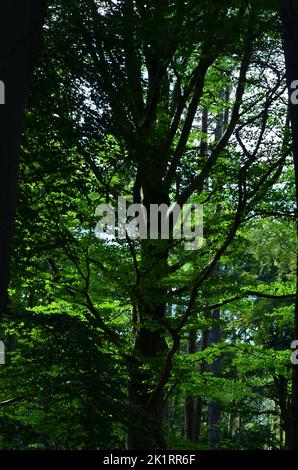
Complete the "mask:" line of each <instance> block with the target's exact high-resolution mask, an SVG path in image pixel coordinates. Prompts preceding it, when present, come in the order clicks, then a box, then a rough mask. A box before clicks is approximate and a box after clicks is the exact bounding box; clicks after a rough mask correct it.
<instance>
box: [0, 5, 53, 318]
mask: <svg viewBox="0 0 298 470" xmlns="http://www.w3.org/2000/svg"><path fill="white" fill-rule="evenodd" d="M45 6H46V2H45V1H44V0H5V1H4V0H2V2H1V11H0V88H1V97H0V101H1V103H2V104H0V316H1V315H3V313H4V310H5V307H6V305H7V287H8V282H9V260H10V251H11V237H12V230H13V220H14V213H15V206H16V191H17V173H18V154H19V147H20V135H21V124H22V118H23V114H24V106H25V96H26V93H27V90H28V84H29V79H30V76H31V74H32V69H33V61H34V55H35V52H36V49H37V46H38V43H39V37H40V32H41V26H42V23H43V19H44V13H45ZM3 103H4V104H3Z"/></svg>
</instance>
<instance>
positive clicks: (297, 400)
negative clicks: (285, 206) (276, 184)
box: [280, 0, 298, 450]
mask: <svg viewBox="0 0 298 470" xmlns="http://www.w3.org/2000/svg"><path fill="white" fill-rule="evenodd" d="M280 6H281V19H282V25H283V39H284V53H285V63H286V75H287V83H288V88H289V96H290V100H289V115H290V123H291V131H292V149H293V159H294V170H295V185H296V224H297V236H298V104H295V103H296V100H293V99H291V95H292V93H293V91H294V89H296V88H297V87H296V85H295V84H293V87H292V82H294V81H295V80H298V3H297V2H296V1H294V0H281V1H280ZM294 315H295V325H294V332H293V333H294V337H293V340H294V339H298V257H297V272H296V301H295V311H294ZM287 448H288V449H291V450H298V365H293V376H292V396H291V407H290V419H289V432H288V436H287Z"/></svg>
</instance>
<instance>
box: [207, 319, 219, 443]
mask: <svg viewBox="0 0 298 470" xmlns="http://www.w3.org/2000/svg"><path fill="white" fill-rule="evenodd" d="M211 318H212V319H214V320H215V321H216V324H215V325H214V326H213V327H212V328H211V329H210V331H209V334H208V346H212V345H213V344H217V343H219V342H220V325H219V319H220V310H215V311H214V312H212V315H211ZM208 370H209V371H210V372H212V374H213V376H214V377H219V376H220V359H216V360H215V361H214V363H213V364H211V365H210V366H209V367H208ZM220 417H221V405H220V403H218V402H211V403H209V405H208V442H209V447H210V448H211V449H213V448H217V447H218V444H219V441H220V435H219V422H220Z"/></svg>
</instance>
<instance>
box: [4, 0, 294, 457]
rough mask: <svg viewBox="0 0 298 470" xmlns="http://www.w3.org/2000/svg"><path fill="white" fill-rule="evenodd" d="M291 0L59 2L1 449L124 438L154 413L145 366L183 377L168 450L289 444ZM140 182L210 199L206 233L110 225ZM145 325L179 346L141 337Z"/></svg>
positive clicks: (20, 216)
mask: <svg viewBox="0 0 298 470" xmlns="http://www.w3.org/2000/svg"><path fill="white" fill-rule="evenodd" d="M260 3H262V5H260ZM263 3H264V5H263ZM275 7H276V5H275V2H258V1H250V2H241V1H220V2H219V1H207V2H197V1H191V0H187V1H179V0H175V1H153V0H152V1H151V0H149V1H148V2H146V4H145V3H144V2H141V1H137V0H136V1H128V0H121V1H120V0H119V1H96V0H94V1H93V0H88V1H79V0H63V1H57V2H56V1H54V0H53V1H51V2H50V8H49V12H48V18H47V23H46V26H45V30H44V42H43V48H42V55H41V60H40V63H39V65H38V67H37V69H36V71H35V77H34V82H33V84H32V88H31V92H30V97H29V101H28V106H27V115H26V123H25V131H24V139H23V147H22V158H21V172H20V189H19V204H18V211H17V219H16V227H15V236H14V252H13V264H12V275H11V284H10V305H9V312H8V315H7V318H6V320H5V324H4V325H3V329H2V331H1V334H2V335H3V338H4V337H5V341H6V344H7V360H6V365H5V366H0V383H1V392H0V407H1V415H0V424H1V431H0V448H1V449H30V448H35V449H55V448H56V449H113V448H114V449H123V448H125V445H126V434H127V430H128V429H129V427H130V426H131V425H133V426H134V427H135V428H136V429H137V432H140V433H142V432H146V419H145V420H144V416H145V417H146V416H149V411H150V410H149V411H148V409H147V408H146V407H144V409H143V410H142V413H140V408H139V407H138V406H137V405H136V403H135V402H133V401H131V399H130V398H129V392H128V384H129V381H130V378H129V377H130V375H131V374H132V372H131V371H132V370H133V368H134V367H135V368H138V373H139V377H140V382H142V381H143V383H145V384H146V385H145V386H146V387H147V388H148V390H149V391H150V393H151V392H152V391H153V395H152V396H154V391H155V389H156V387H158V386H159V384H160V383H161V381H162V378H163V377H166V379H165V381H164V383H163V384H162V389H163V393H164V395H163V397H162V398H163V400H164V417H165V419H164V439H165V441H166V443H167V446H168V447H169V448H172V449H196V448H198V449H206V448H208V447H210V446H211V447H220V448H228V449H278V448H281V449H282V448H284V447H285V446H286V434H287V429H288V428H287V426H288V424H287V423H288V421H287V420H288V419H289V400H290V391H291V362H290V355H291V351H290V344H291V341H292V340H293V339H294V338H293V333H292V332H293V297H294V294H295V282H296V281H295V279H296V251H297V246H296V245H297V242H296V235H295V223H294V216H293V214H294V209H295V204H294V203H295V188H294V180H293V168H292V157H291V149H290V133H289V125H288V124H289V123H288V118H287V96H286V85H285V81H284V62H283V53H282V46H281V36H280V22H279V18H278V13H277V11H276V10H275ZM196 100H197V102H196ZM181 107H182V108H181ZM192 110H194V113H193V116H192V119H191V115H192ZM204 119H205V121H207V124H206V123H205V126H204ZM176 120H177V123H176ZM188 122H189V123H190V126H189V129H188V130H187V126H188ZM165 181H167V185H166V184H165ZM141 187H142V189H143V190H144V198H145V201H147V202H148V201H149V203H150V202H152V203H157V202H158V203H159V202H167V201H168V202H174V201H179V202H181V204H183V203H185V202H192V203H201V204H203V206H204V243H203V246H202V247H201V248H200V249H199V250H196V251H187V250H185V249H184V244H183V241H181V242H179V243H177V241H176V242H174V243H173V240H170V241H169V243H167V242H165V241H164V240H157V241H156V243H152V244H151V245H150V243H149V242H148V243H149V248H148V244H147V245H146V244H144V243H141V242H140V241H139V240H130V239H129V237H127V239H125V240H118V241H117V242H110V241H109V240H107V239H105V240H100V239H98V238H97V237H96V234H95V226H96V223H97V218H96V217H95V209H96V207H97V206H98V205H99V204H103V203H110V204H112V205H114V206H116V205H117V198H118V196H123V197H125V198H126V199H127V201H128V202H137V198H138V197H140V194H141V193H140V188H141ZM148 195H149V196H148ZM152 195H153V196H152ZM150 198H151V199H150ZM154 198H156V199H154ZM154 250H155V251H154ZM148 253H149V254H150V256H149V255H148ZM165 253H166V254H165ZM148 258H149V260H148ZM161 259H162V261H163V262H164V264H162V263H160V260H161ZM157 300H158V302H159V303H158V304H157V306H156V305H155V303H157ZM148 303H149V304H151V306H152V305H154V308H155V307H156V309H157V308H158V307H159V306H160V303H163V304H164V305H165V306H166V309H165V311H166V314H165V316H164V317H158V316H154V314H152V312H151V313H150V314H148V312H147V316H146V314H144V312H143V310H142V309H143V308H144V304H145V305H146V304H148ZM147 309H148V308H147ZM145 310H146V309H145ZM149 310H150V309H149ZM152 311H153V309H152ZM216 312H217V315H215V313H216ZM143 328H144V329H145V330H146V331H147V332H148V331H150V332H151V333H152V335H154V334H155V333H156V334H157V333H158V335H159V336H158V337H159V339H160V338H162V340H163V341H164V342H165V343H166V347H165V349H160V350H158V352H157V353H156V354H153V353H151V352H149V353H148V355H146V354H145V353H144V350H139V349H137V348H136V346H135V344H136V343H137V344H138V341H139V340H140V336H138V334H140V331H141V332H142V329H143ZM216 330H217V331H218V332H220V334H219V335H218V337H217V339H216V341H212V340H211V339H210V338H211V336H212V335H211V333H210V332H215V331H216ZM208 335H209V336H208ZM191 338H192V339H191ZM208 338H209V339H208ZM191 341H192V343H193V348H191V344H190V343H191ZM152 342H154V340H153V339H152ZM140 351H142V352H140ZM216 364H217V366H218V367H215V365H216ZM218 370H219V372H218ZM132 375H133V374H132ZM133 376H134V375H133ZM134 380H135V379H134ZM149 399H150V397H149ZM189 400H191V403H193V405H194V407H193V413H194V414H195V415H196V418H195V422H196V425H195V426H196V427H197V428H199V429H200V432H199V431H198V430H197V436H196V437H193V436H188V435H187V433H186V432H185V420H186V419H187V417H186V416H185V415H186V406H185V405H186V403H187V401H189ZM214 404H216V406H217V407H218V408H219V409H220V419H218V420H215V422H213V423H211V425H210V410H211V409H212V406H214ZM208 414H209V420H208ZM148 419H149V418H148ZM188 419H189V416H188ZM208 421H209V425H208ZM144 423H145V424H144ZM210 426H211V427H210ZM212 426H213V427H214V426H215V428H216V427H218V428H219V435H218V436H217V438H216V439H215V441H214V439H213V441H212V438H211V440H210V434H211V433H212V429H213V428H212ZM213 431H214V429H213Z"/></svg>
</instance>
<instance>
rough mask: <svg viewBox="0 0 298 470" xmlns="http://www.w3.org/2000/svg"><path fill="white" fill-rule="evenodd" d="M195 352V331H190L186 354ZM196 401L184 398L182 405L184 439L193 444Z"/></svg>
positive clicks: (195, 425)
mask: <svg viewBox="0 0 298 470" xmlns="http://www.w3.org/2000/svg"><path fill="white" fill-rule="evenodd" d="M196 352H197V331H196V330H195V329H194V330H191V331H190V332H189V337H188V345H187V353H188V354H194V353H196ZM196 408H197V399H196V398H195V397H193V396H188V397H186V400H185V405H184V437H185V439H188V440H190V441H192V442H195V437H196V436H195V435H196V427H197V410H196Z"/></svg>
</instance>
